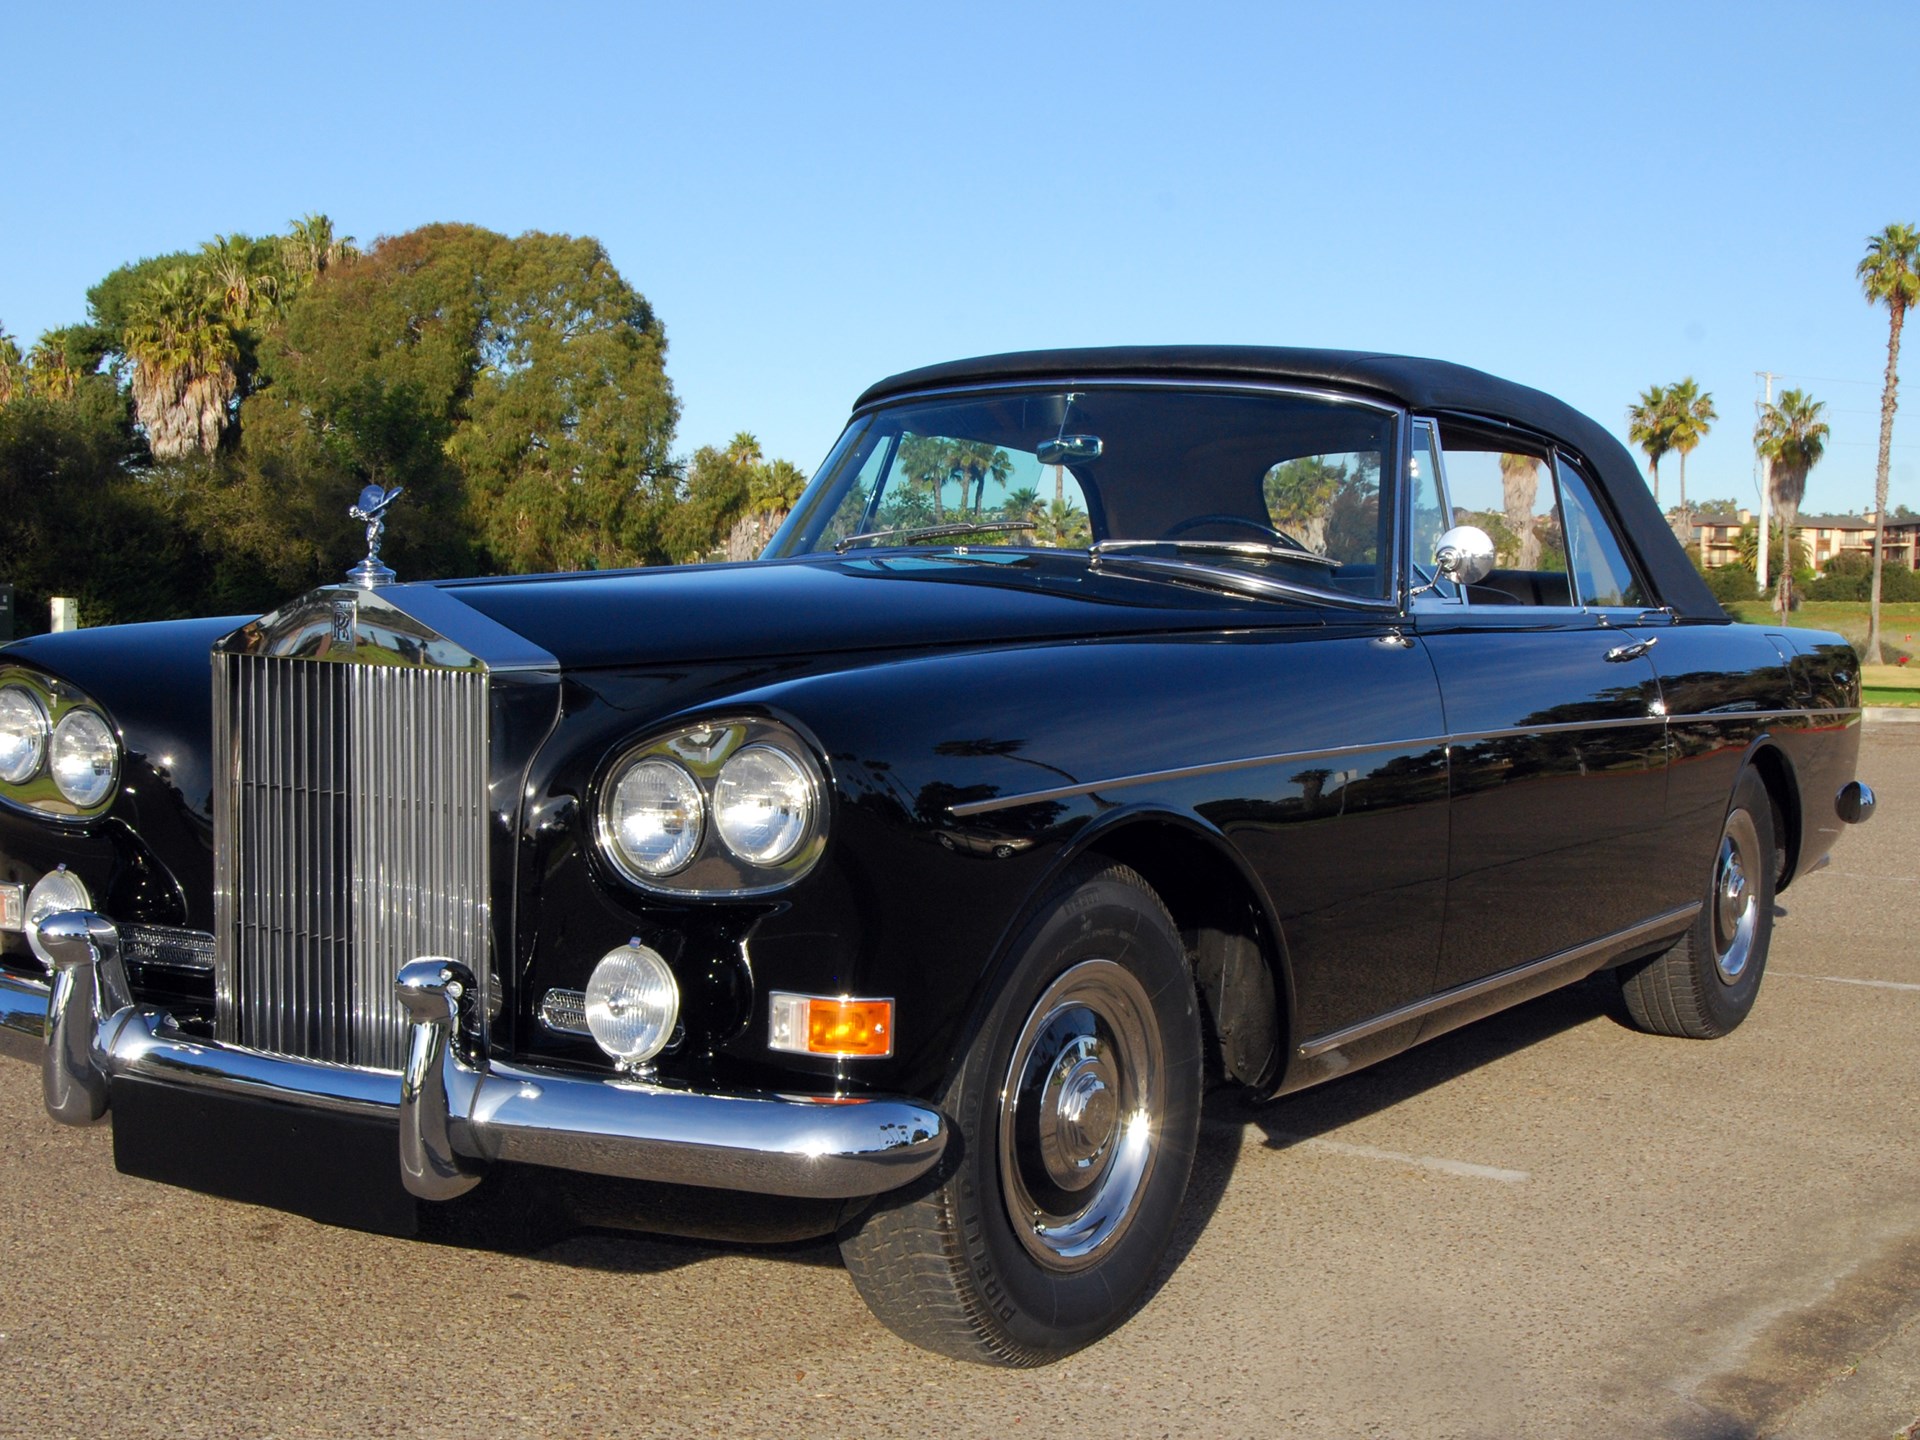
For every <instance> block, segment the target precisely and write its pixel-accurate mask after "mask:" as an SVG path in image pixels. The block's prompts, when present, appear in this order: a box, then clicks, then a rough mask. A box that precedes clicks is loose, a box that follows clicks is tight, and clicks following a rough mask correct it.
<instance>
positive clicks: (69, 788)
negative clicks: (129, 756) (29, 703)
mask: <svg viewBox="0 0 1920 1440" xmlns="http://www.w3.org/2000/svg"><path fill="white" fill-rule="evenodd" d="M119 771H120V747H119V745H118V744H116V743H115V741H114V738H113V731H112V730H110V729H109V728H108V727H107V722H106V721H105V720H103V719H101V718H100V716H99V715H98V714H97V713H96V712H94V711H92V710H69V711H68V712H67V713H66V714H65V715H62V716H61V717H60V723H59V724H58V725H56V726H54V727H53V783H54V784H55V785H57V786H59V787H60V793H61V794H62V795H64V796H66V797H67V799H68V800H69V801H71V802H72V803H73V804H74V805H77V806H78V807H79V808H80V809H82V810H91V809H92V808H93V807H94V806H96V805H98V804H99V803H100V802H101V801H102V800H105V799H106V798H107V796H108V795H110V794H112V793H113V782H114V781H115V780H116V779H117V778H118V777H119Z"/></svg>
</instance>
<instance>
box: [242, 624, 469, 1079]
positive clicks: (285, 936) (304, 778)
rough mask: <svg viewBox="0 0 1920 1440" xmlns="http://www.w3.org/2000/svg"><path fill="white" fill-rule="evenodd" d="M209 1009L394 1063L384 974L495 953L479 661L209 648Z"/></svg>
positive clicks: (393, 1023)
mask: <svg viewBox="0 0 1920 1440" xmlns="http://www.w3.org/2000/svg"><path fill="white" fill-rule="evenodd" d="M214 725H215V736H214V740H215V754H216V755H218V756H221V757H224V758H225V760H226V762H227V764H228V765H229V767H230V768H229V769H227V770H226V772H225V773H224V774H221V775H218V776H217V777H216V780H215V785H214V850H215V855H216V862H215V865H216V871H215V883H214V890H215V894H214V917H215V927H214V943H215V974H216V987H217V991H216V1007H215V1026H216V1033H217V1034H218V1036H219V1038H220V1039H222V1040H225V1041H228V1042H230V1043H233V1044H237V1045H244V1046H247V1047H249V1048H251V1049H256V1050H266V1051H271V1052H275V1053H278V1054H283V1055H293V1056H298V1057H301V1058H303V1059H309V1060H320V1061H328V1062H331V1063H335V1064H342V1065H358V1066H365V1067H369V1068H372V1069H378V1070H398V1069H399V1068H400V1066H401V1064H402V1063H403V1060H404V1047H405V1042H406V1022H405V1020H404V1018H403V1016H402V1013H401V1010H400V1008H399V1005H398V1004H397V1003H396V1001H395V1000H394V996H393V977H394V975H395V974H396V973H397V972H398V971H399V969H400V967H401V966H402V965H404V964H405V963H406V962H407V961H409V960H413V959H416V958H418V957H419V956H422V955H446V956H451V957H452V958H454V959H457V960H460V961H462V962H463V963H464V964H466V965H468V966H469V967H471V968H472V969H473V971H474V972H475V974H476V975H478V976H480V977H482V980H481V983H482V986H483V988H484V987H485V984H486V980H485V977H486V975H487V971H488V966H487V879H488V877H487V828H486V826H487V816H486V786H487V677H486V673H485V672H484V671H481V670H437V669H430V668H414V667H407V666H398V665H379V664H373V665H368V664H355V663H350V662H347V663H343V662H340V661H333V660H310V659H289V658H280V657H268V656H260V655H235V654H216V655H215V656H214Z"/></svg>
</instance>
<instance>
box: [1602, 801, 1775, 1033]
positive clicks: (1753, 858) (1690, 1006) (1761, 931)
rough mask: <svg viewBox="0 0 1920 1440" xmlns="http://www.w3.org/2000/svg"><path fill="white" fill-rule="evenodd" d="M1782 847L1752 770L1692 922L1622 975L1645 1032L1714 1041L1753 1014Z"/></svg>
mask: <svg viewBox="0 0 1920 1440" xmlns="http://www.w3.org/2000/svg"><path fill="white" fill-rule="evenodd" d="M1774 845H1775V840H1774V833H1773V806H1772V805H1771V803H1770V802H1769V800H1768V798H1767V788H1766V786H1765V784H1763V783H1762V781H1761V779H1760V777H1759V776H1758V775H1757V774H1755V773H1754V772H1753V771H1751V770H1747V771H1744V772H1742V774H1741V776H1740V779H1739V782H1738V783H1737V784H1736V785H1735V786H1734V787H1733V800H1732V802H1731V803H1730V804H1729V805H1728V807H1727V818H1726V820H1725V821H1724V822H1723V823H1722V825H1721V828H1720V844H1719V846H1718V848H1717V849H1716V850H1715V852H1714V859H1713V868H1712V872H1711V874H1710V876H1709V878H1708V881H1707V893H1706V898H1705V901H1704V903H1703V904H1702V905H1701V907H1700V913H1699V915H1698V916H1696V917H1695V919H1694V922H1693V925H1692V927H1691V928H1690V929H1689V930H1688V931H1687V933H1686V934H1685V935H1683V936H1682V937H1681V938H1680V940H1679V942H1678V943H1677V944H1675V945H1674V947H1673V948H1672V949H1671V950H1669V951H1667V953H1666V954H1664V955H1660V956H1656V957H1655V958H1654V959H1652V960H1648V961H1645V962H1643V963H1642V964H1640V965H1638V966H1635V967H1632V968H1630V969H1623V970H1622V971H1620V972H1619V973H1620V993H1621V995H1622V997H1623V998H1624V999H1625V1000H1626V1004H1627V1013H1628V1014H1629V1015H1631V1016H1632V1017H1633V1022H1634V1024H1636V1025H1638V1026H1639V1027H1640V1028H1641V1029H1642V1030H1646V1031H1649V1032H1651V1033H1653V1034H1655V1035H1680V1036H1685V1037H1688V1038H1690V1039H1695V1040H1711V1039H1715V1038H1717V1037H1718V1036H1721V1035H1725V1034H1726V1033H1727V1032H1728V1031H1730V1030H1732V1029H1734V1028H1735V1027H1736V1026H1737V1025H1739V1024H1740V1022H1741V1021H1742V1020H1745V1019H1746V1018H1747V1015H1748V1012H1750V1011H1751V1010H1752V1009H1753V1002H1754V999H1755V997H1756V996H1757V995H1758V994H1759V993H1760V977H1761V975H1762V973H1763V972H1764V971H1765V970H1766V968H1767V946H1768V944H1769V942H1770V941H1771V940H1772V938H1773V882H1774V876H1775V874H1776V873H1777V870H1778V858H1777V855H1776V852H1775V849H1774Z"/></svg>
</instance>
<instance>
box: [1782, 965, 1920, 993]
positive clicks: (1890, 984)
mask: <svg viewBox="0 0 1920 1440" xmlns="http://www.w3.org/2000/svg"><path fill="white" fill-rule="evenodd" d="M1768 973H1769V974H1772V975H1778V976H1779V977H1780V978H1781V979H1782V980H1818V981H1819V982H1820V983H1821V984H1822V985H1864V986H1866V987H1867V988H1868V989H1869V990H1916V991H1920V985H1915V984H1912V983H1910V982H1908V981H1906V980H1856V979H1854V978H1853V977H1852V976H1850V975H1801V974H1798V973H1796V972H1795V971H1792V970H1772V971H1769V972H1768Z"/></svg>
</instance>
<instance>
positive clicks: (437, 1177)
mask: <svg viewBox="0 0 1920 1440" xmlns="http://www.w3.org/2000/svg"><path fill="white" fill-rule="evenodd" d="M39 938H40V943H41V947H42V949H43V950H44V951H45V953H46V954H47V955H48V956H49V957H51V958H52V960H53V974H52V977H51V980H50V981H48V982H42V981H39V980H34V979H28V978H22V977H20V976H16V975H10V974H0V1051H4V1052H5V1053H7V1054H10V1055H13V1056H16V1057H19V1058H23V1059H29V1060H37V1061H39V1063H40V1066H41V1082H42V1090H43V1093H44V1097H45V1100H46V1107H47V1113H48V1114H50V1115H51V1116H52V1117H53V1118H54V1119H56V1120H58V1121H61V1122H62V1123H64V1124H69V1125H88V1124H92V1123H94V1122H95V1121H97V1120H99V1119H101V1118H102V1117H103V1116H105V1115H106V1113H107V1109H108V1100H109V1086H110V1082H111V1081H112V1080H113V1079H115V1078H120V1077H125V1078H128V1079H138V1080H145V1081H150V1082H155V1083H159V1084H163V1085H170V1086H176V1087H181V1088H184V1089H188V1090H202V1091H217V1092H222V1093H225V1094H228V1095H238V1096H242V1097H247V1098H250V1099H255V1100H264V1101H269V1102H276V1103H283V1104H287V1105H292V1106H299V1107H304V1108H308V1109H320V1110H331V1111H337V1112H345V1113H348V1114H354V1115H360V1116H365V1117H371V1118H374V1119H379V1120H387V1121H392V1122H395V1123H396V1124H397V1127H398V1131H399V1145H398V1153H397V1156H396V1158H397V1160H398V1163H399V1166H400V1175H401V1179H402V1181H403V1182H404V1183H405V1185H406V1188H407V1189H408V1190H409V1191H410V1192H412V1193H413V1194H414V1195H416V1196H418V1197H420V1198H422V1199H425V1200H450V1199H453V1198H454V1197H455V1196H458V1195H461V1194H463V1193H465V1192H466V1191H468V1190H470V1189H472V1188H473V1187H474V1186H475V1185H476V1184H478V1183H479V1181H480V1179H481V1177H482V1175H483V1174H484V1173H485V1171H486V1168H487V1167H488V1165H490V1164H492V1163H493V1162H496V1161H509V1162H517V1163H522V1164H529V1165H544V1166H549V1167H551V1168H554V1169H559V1170H573V1171H585V1172H590V1173H593V1174H598V1175H613V1176H621V1177H625V1178H628V1179H636V1180H651V1181H659V1182H664V1183H668V1184H681V1185H701V1186H709V1187H714V1188H718V1189H725V1190H742V1191H752V1192H756V1193H759V1194H766V1195H787V1196H795V1197H805V1198H811V1199H839V1198H847V1199H852V1198H857V1197H861V1196H868V1195H878V1194H880V1193H882V1192H884V1191H887V1190H891V1189H894V1188H896V1187H898V1186H901V1185H904V1184H906V1183H907V1182H909V1181H911V1180H913V1179H915V1178H916V1177H918V1176H920V1175H922V1174H924V1173H925V1172H926V1171H927V1170H929V1169H931V1168H932V1167H933V1166H934V1164H935V1163H936V1162H937V1161H938V1160H939V1158H940V1154H941V1151H942V1150H943V1149H944V1148H945V1146H946V1140H947V1130H946V1124H945V1121H944V1120H943V1119H942V1117H941V1115H940V1112H939V1111H938V1110H936V1109H934V1108H933V1107H931V1106H928V1105H923V1104H920V1103H918V1102H917V1101H913V1100H907V1099H899V1098H892V1097H885V1096H855V1097H844V1096H834V1097H808V1096H792V1095H779V1094H762V1093H741V1094H716V1093H711V1092H701V1091H694V1090H686V1089H677V1088H673V1087H670V1086H667V1085H665V1084H661V1083H657V1082H654V1081H649V1080H644V1079H638V1078H627V1077H614V1076H609V1077H604V1078H602V1077H597V1076H583V1075H579V1074H570V1073H566V1072H562V1071H557V1070H549V1069H544V1068H539V1067H535V1066H527V1065H513V1064H507V1063H502V1062H500V1061H496V1060H491V1059H489V1057H488V1056H487V1055H486V1054H485V1052H484V1049H483V1047H482V1044H481V1042H480V1041H479V1040H478V1039H477V1038H476V1037H477V1036H478V1034H479V1028H478V1026H476V1025H475V1024H474V1023H473V1016H472V1014H471V1011H472V1007H473V1004H474V994H475V991H474V984H473V976H472V975H471V974H470V973H469V972H468V970H467V969H466V967H465V966H463V965H460V964H459V963H457V962H455V961H452V960H442V959H434V958H427V959H421V960H415V961H413V962H412V963H411V964H408V965H406V966H404V967H403V968H402V969H401V971H400V973H399V976H398V977H397V978H396V980H395V982H394V985H395V993H396V994H397V996H398V997H399V1000H400V1004H401V1006H402V1008H403V1009H404V1010H405V1011H406V1012H407V1015H408V1018H409V1024H408V1037H407V1041H408V1043H407V1053H406V1066H405V1069H404V1070H403V1071H402V1072H401V1074H399V1075H398V1076H395V1075H393V1074H390V1073H385V1072H380V1071H371V1070H356V1069H350V1068H347V1067H344V1066H336V1065H322V1064H314V1063H310V1062H306V1061H302V1060H297V1059H292V1058H288V1057H285V1056H279V1055H269V1054H263V1053H261V1052H258V1051H254V1050H245V1049H241V1048H238V1047H236V1046H231V1045H223V1044H219V1043H216V1042H213V1041H209V1040H202V1039H198V1038H195V1037H193V1036H190V1035H185V1034H183V1033H181V1032H180V1031H179V1030H178V1029H177V1028H176V1027H175V1026H174V1024H173V1020H172V1017H171V1016H169V1015H168V1014H167V1013H166V1012H165V1011H164V1010H160V1009H157V1008H155V1007H152V1006H147V1005H141V1004H138V1003H136V1002H135V1000H134V998H133V992H132V989H131V987H130V986H129V985H128V983H127V974H126V969H125V967H124V965H123V964H122V962H121V958H120V937H119V933H118V932H117V931H116V929H115V928H114V925H113V923H112V922H111V921H110V920H107V919H106V918H104V917H102V916H100V915H96V914H94V913H92V912H91V911H84V910H70V911H65V912H62V913H60V914H57V915H51V916H48V917H47V918H46V919H45V920H43V921H42V922H41V924H40V929H39Z"/></svg>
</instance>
